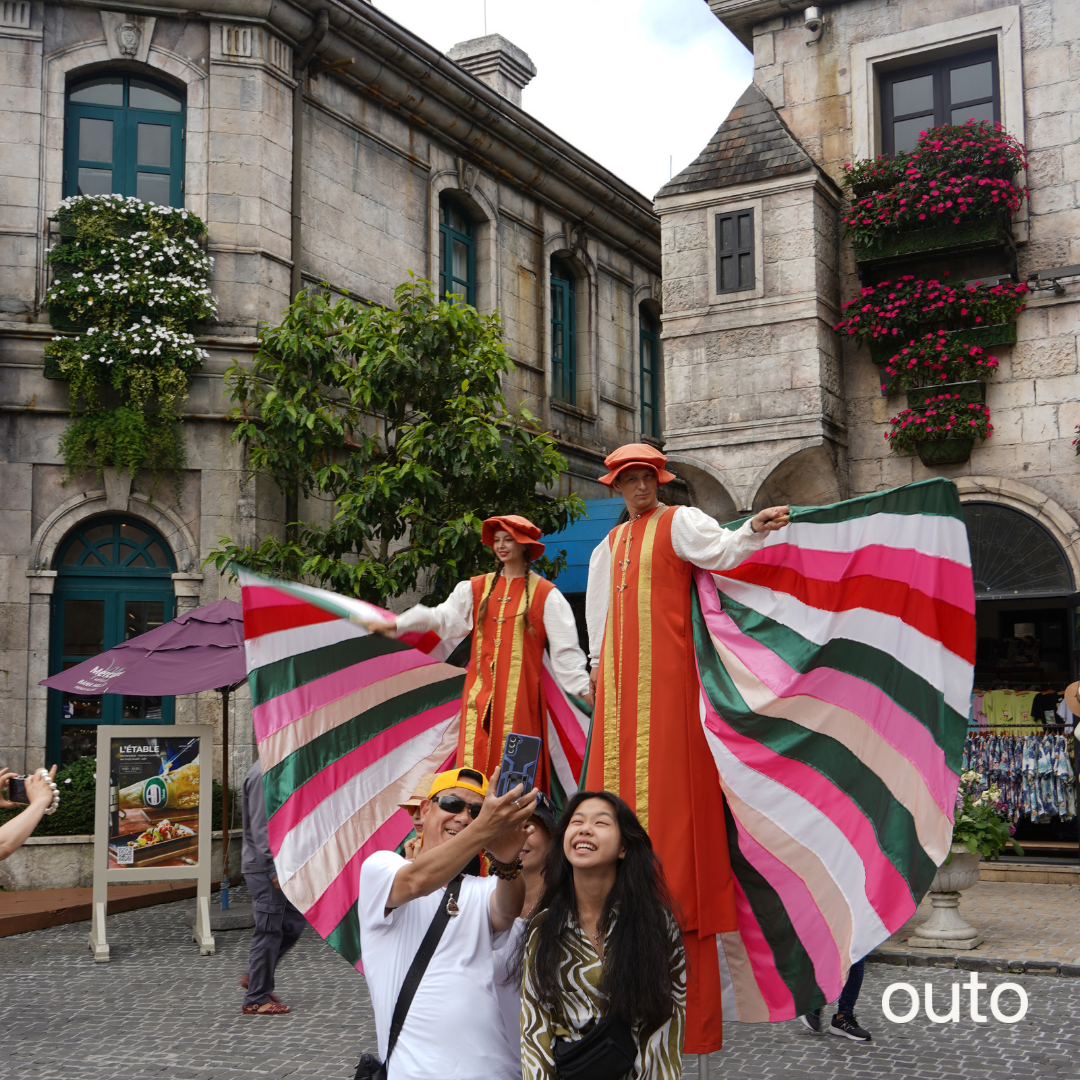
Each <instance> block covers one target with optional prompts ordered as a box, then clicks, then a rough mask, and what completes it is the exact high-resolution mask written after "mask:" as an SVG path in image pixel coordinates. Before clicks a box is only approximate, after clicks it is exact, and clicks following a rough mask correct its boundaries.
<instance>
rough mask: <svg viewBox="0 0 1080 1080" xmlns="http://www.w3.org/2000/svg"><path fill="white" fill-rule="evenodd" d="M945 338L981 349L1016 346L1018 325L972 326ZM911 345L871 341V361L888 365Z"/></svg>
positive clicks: (906, 342)
mask: <svg viewBox="0 0 1080 1080" xmlns="http://www.w3.org/2000/svg"><path fill="white" fill-rule="evenodd" d="M945 337H946V339H947V340H948V341H949V342H961V343H962V344H964V345H978V346H979V348H981V349H989V348H991V347H992V346H994V345H1015V344H1016V323H994V324H993V325H992V326H970V327H968V328H967V329H964V330H947V331H946V332H945ZM911 340H914V338H912V339H911ZM910 344H911V341H900V340H899V339H897V338H892V339H880V340H878V341H871V342H870V359H871V360H872V361H873V362H874V363H875V364H887V363H888V362H889V361H890V360H891V359H892V358H893V357H894V356H895V355H896V354H897V353H898V352H899V351H900V350H901V349H902V348H903V347H904V346H905V345H910Z"/></svg>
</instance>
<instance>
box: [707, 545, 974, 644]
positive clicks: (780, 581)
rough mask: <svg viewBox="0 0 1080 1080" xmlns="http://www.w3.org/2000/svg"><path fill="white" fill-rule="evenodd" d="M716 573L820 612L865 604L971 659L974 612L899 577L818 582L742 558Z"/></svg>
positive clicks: (861, 576)
mask: <svg viewBox="0 0 1080 1080" xmlns="http://www.w3.org/2000/svg"><path fill="white" fill-rule="evenodd" d="M721 576H722V577H726V578H733V579H735V580H736V581H745V582H747V583H748V584H751V585H758V586H760V587H762V588H765V589H771V590H772V591H773V592H785V593H788V594H789V595H790V596H794V597H795V598H796V599H797V600H800V601H802V603H804V604H806V605H807V606H808V607H812V608H818V609H819V610H821V611H852V610H854V609H856V608H865V609H868V610H870V611H878V612H880V613H881V614H883V615H892V616H894V617H895V618H898V619H901V620H902V621H903V622H904V623H906V624H907V625H908V626H911V627H913V628H914V629H916V630H918V631H919V632H920V633H922V634H925V635H926V636H927V637H929V638H933V639H934V640H935V641H939V642H941V644H942V645H944V646H945V648H947V649H948V650H949V651H950V652H952V653H955V654H956V655H957V656H959V657H960V658H961V659H963V660H966V661H967V662H968V663H969V664H974V663H975V616H974V615H973V614H972V613H970V612H967V611H963V610H962V609H960V608H958V607H956V606H955V605H953V604H948V603H946V602H945V601H944V600H935V599H934V598H933V597H930V596H927V595H926V593H924V592H921V591H920V590H918V589H916V588H914V587H912V586H911V585H908V584H906V583H905V582H902V581H888V580H886V579H885V578H880V577H869V576H863V575H860V576H856V577H849V578H844V580H842V581H820V580H818V579H817V578H810V577H805V576H804V575H802V574H800V573H799V572H798V571H796V570H793V569H791V568H790V567H787V566H764V565H762V564H760V563H743V564H742V565H741V566H737V567H736V568H735V569H734V570H725V571H724V572H723V574H722V575H721Z"/></svg>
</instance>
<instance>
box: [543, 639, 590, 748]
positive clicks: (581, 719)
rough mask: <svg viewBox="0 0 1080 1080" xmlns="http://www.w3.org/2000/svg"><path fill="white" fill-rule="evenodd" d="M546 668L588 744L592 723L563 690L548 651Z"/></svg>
mask: <svg viewBox="0 0 1080 1080" xmlns="http://www.w3.org/2000/svg"><path fill="white" fill-rule="evenodd" d="M544 668H545V669H546V670H547V673H548V674H549V675H550V676H551V678H552V680H553V681H554V683H555V686H556V687H557V688H558V691H559V693H560V694H561V695H562V699H563V701H565V702H566V707H567V708H568V709H569V710H570V712H571V713H573V716H574V719H575V720H576V721H577V725H578V727H579V728H581V733H582V734H583V735H584V736H585V740H586V743H587V742H588V738H589V726H590V725H591V723H592V721H591V720H590V719H589V718H588V717H587V716H586V715H585V714H584V713H583V712H582V711H581V710H580V709H579V708H578V707H577V706H576V705H575V704H574V702H573V699H572V698H571V697H570V695H569V694H568V693H567V692H566V691H565V690H564V689H563V688H562V685H561V683H560V682H559V680H558V679H557V678H556V677H555V668H554V667H553V666H552V663H551V656H550V655H549V654H548V651H547V650H546V649H545V650H544Z"/></svg>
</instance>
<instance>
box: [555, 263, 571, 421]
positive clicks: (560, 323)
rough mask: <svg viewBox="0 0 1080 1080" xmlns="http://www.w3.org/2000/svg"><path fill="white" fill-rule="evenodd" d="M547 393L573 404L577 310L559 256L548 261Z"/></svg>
mask: <svg viewBox="0 0 1080 1080" xmlns="http://www.w3.org/2000/svg"><path fill="white" fill-rule="evenodd" d="M551 392H552V395H553V396H554V397H556V398H558V399H559V400H560V401H565V402H568V403H569V404H571V405H576V404H577V313H576V311H575V308H574V279H573V276H572V275H571V273H570V269H569V267H567V265H566V264H565V263H564V262H562V260H560V259H554V258H553V259H552V260H551Z"/></svg>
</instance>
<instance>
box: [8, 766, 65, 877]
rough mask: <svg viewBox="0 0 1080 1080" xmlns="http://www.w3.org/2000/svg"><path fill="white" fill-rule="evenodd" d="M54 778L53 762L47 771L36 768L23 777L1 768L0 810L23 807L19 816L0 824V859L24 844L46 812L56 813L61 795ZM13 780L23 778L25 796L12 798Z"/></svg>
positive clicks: (54, 768)
mask: <svg viewBox="0 0 1080 1080" xmlns="http://www.w3.org/2000/svg"><path fill="white" fill-rule="evenodd" d="M55 778H56V766H55V765H54V766H53V767H52V768H51V769H50V770H49V771H48V772H46V771H45V770H44V769H38V771H37V772H36V773H33V774H32V775H30V776H27V777H25V778H24V777H21V776H19V775H18V774H17V773H14V772H12V771H11V769H0V809H2V810H17V809H18V808H19V807H20V806H25V807H26V809H25V810H23V812H22V813H21V814H19V815H18V817H13V818H12V819H11V820H10V821H9V822H7V823H6V824H4V825H0V862H3V861H4V859H6V858H7V857H8V856H9V855H10V854H12V852H14V851H17V850H18V849H19V848H21V847H22V846H23V844H24V843H25V841H26V838H27V837H28V836H29V835H30V834H31V833H32V832H33V831H34V830H35V829H36V828H37V825H38V822H39V821H40V820H41V819H42V818H43V817H44V816H45V815H46V814H52V813H55V812H56V808H57V807H58V806H59V805H60V795H59V792H58V791H57V787H56V779H55ZM16 780H24V783H25V796H26V797H25V799H23V798H18V799H15V800H13V799H11V796H12V795H13V794H15V789H16V785H15V784H14V783H13V781H16ZM18 787H20V788H22V787H23V785H18ZM5 793H6V795H5ZM21 794H22V792H21V791H20V795H21Z"/></svg>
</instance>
